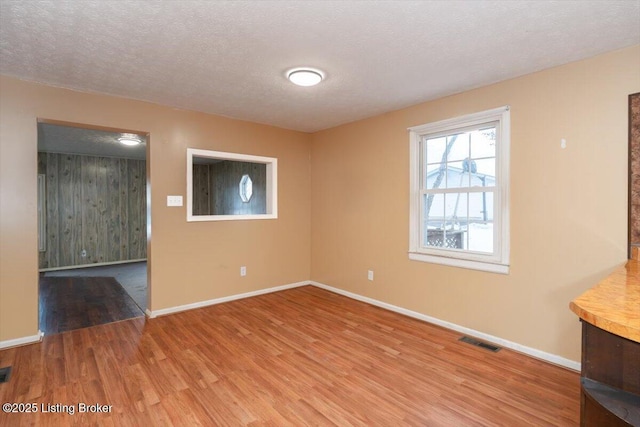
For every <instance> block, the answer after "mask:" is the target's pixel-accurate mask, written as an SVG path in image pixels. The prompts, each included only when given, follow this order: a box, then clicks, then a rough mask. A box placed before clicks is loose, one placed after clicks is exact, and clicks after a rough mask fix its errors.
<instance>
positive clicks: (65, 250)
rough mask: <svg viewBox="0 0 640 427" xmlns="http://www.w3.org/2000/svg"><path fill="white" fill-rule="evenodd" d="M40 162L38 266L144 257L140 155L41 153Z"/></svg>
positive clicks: (142, 165) (143, 187) (143, 186)
mask: <svg viewBox="0 0 640 427" xmlns="http://www.w3.org/2000/svg"><path fill="white" fill-rule="evenodd" d="M39 168H41V170H45V171H46V174H47V182H46V188H47V191H46V196H47V200H46V205H47V209H46V212H47V251H46V252H44V253H42V254H41V255H40V268H55V267H66V266H74V265H83V264H91V263H100V262H113V261H125V260H132V259H143V258H146V249H147V245H146V165H145V162H144V161H140V160H129V159H116V158H107V157H93V156H79V155H71V154H55V153H46V154H45V153H40V154H39ZM82 250H86V252H87V256H86V257H82V256H81V253H82Z"/></svg>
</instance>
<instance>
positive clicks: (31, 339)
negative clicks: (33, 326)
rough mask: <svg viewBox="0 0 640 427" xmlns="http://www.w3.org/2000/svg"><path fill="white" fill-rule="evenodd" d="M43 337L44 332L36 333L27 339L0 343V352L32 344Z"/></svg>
mask: <svg viewBox="0 0 640 427" xmlns="http://www.w3.org/2000/svg"><path fill="white" fill-rule="evenodd" d="M43 336H44V332H42V331H38V333H37V334H36V335H31V336H28V337H22V338H16V339H12V340H6V341H0V350H3V349H5V348H10V347H17V346H20V345H27V344H33V343H36V342H40V341H42V337H43Z"/></svg>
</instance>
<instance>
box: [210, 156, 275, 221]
mask: <svg viewBox="0 0 640 427" xmlns="http://www.w3.org/2000/svg"><path fill="white" fill-rule="evenodd" d="M210 169H211V180H212V185H211V187H212V188H213V189H214V192H213V201H214V203H213V208H214V210H213V215H249V214H254V215H255V214H264V213H266V211H267V204H266V182H267V167H266V165H265V164H261V163H250V162H235V161H229V160H225V161H223V162H220V163H216V164H213V165H211V166H210ZM244 174H247V175H249V177H250V178H251V181H252V182H253V196H252V197H251V200H249V202H246V203H245V202H243V201H242V199H240V194H239V192H238V189H239V187H238V185H239V184H240V179H242V175H244Z"/></svg>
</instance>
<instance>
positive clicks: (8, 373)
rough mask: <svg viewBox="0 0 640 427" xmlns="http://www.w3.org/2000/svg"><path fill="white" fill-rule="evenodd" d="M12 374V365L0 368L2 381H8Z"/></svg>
mask: <svg viewBox="0 0 640 427" xmlns="http://www.w3.org/2000/svg"><path fill="white" fill-rule="evenodd" d="M10 376H11V366H7V367H6V368H0V383H8V382H9V377H10Z"/></svg>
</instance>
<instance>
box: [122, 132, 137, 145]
mask: <svg viewBox="0 0 640 427" xmlns="http://www.w3.org/2000/svg"><path fill="white" fill-rule="evenodd" d="M118 141H119V142H120V144H123V145H130V146H132V145H138V144H141V143H142V141H141V140H140V137H139V136H138V135H136V134H134V133H123V134H122V136H121V137H120V138H118Z"/></svg>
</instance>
